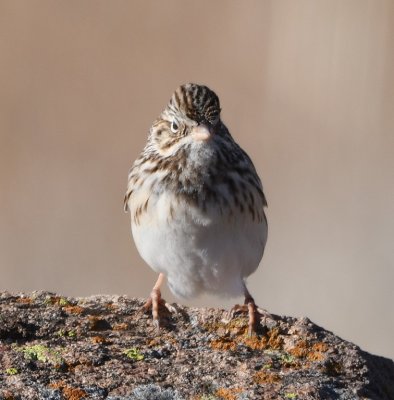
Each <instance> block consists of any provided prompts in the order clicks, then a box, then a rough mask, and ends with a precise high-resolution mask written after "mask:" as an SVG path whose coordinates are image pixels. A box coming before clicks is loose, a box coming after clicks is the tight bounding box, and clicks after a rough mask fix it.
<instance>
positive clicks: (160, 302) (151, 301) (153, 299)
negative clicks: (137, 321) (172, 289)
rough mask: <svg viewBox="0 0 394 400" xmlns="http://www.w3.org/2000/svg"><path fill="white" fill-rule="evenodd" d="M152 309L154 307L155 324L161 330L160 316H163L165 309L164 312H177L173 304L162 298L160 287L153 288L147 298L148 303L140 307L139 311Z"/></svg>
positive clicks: (144, 311)
mask: <svg viewBox="0 0 394 400" xmlns="http://www.w3.org/2000/svg"><path fill="white" fill-rule="evenodd" d="M150 309H152V320H153V326H154V327H155V328H156V330H157V331H159V330H160V320H161V318H160V317H161V316H162V314H163V311H164V314H168V313H173V312H176V310H175V308H174V307H173V306H171V305H170V304H168V303H167V302H166V301H165V300H164V299H162V297H161V292H160V289H153V290H152V292H151V294H150V296H149V298H148V299H147V300H146V303H145V304H144V305H143V306H142V307H141V308H140V310H139V312H140V313H146V312H148V311H149V310H150Z"/></svg>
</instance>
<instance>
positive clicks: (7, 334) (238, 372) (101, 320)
mask: <svg viewBox="0 0 394 400" xmlns="http://www.w3.org/2000/svg"><path fill="white" fill-rule="evenodd" d="M142 304H143V301H142V300H139V299H132V298H128V297H125V296H94V297H89V298H67V297H60V296H57V295H55V294H53V293H48V292H34V293H31V294H18V295H13V294H10V293H2V294H1V295H0V399H4V400H5V399H7V400H11V399H54V400H55V399H56V400H62V399H67V400H78V399H83V398H87V399H98V400H99V399H112V400H122V399H136V400H137V399H139V400H143V399H151V400H156V399H157V400H165V399H166V400H170V399H193V400H215V399H217V400H221V399H225V400H236V399H343V400H345V399H381V400H385V399H387V400H388V399H394V363H393V361H392V360H389V359H385V358H382V357H378V356H373V355H371V354H368V353H366V352H364V351H362V350H360V348H358V347H357V346H356V345H354V344H352V343H349V342H346V341H344V340H342V339H340V338H339V337H337V336H335V335H334V334H333V333H331V332H328V331H326V330H324V329H323V328H321V327H319V326H317V325H315V324H313V323H312V322H311V321H309V320H308V319H307V318H302V319H295V318H290V317H279V316H273V318H272V319H271V318H266V319H262V321H261V322H260V324H259V327H258V334H257V335H256V336H254V337H252V338H249V337H248V336H247V335H245V332H246V329H247V319H246V317H245V316H244V315H236V316H235V317H234V318H233V319H232V320H231V321H225V320H224V317H225V316H226V313H225V312H224V311H223V310H216V309H197V308H187V307H182V306H179V305H176V304H174V305H173V307H174V310H172V313H171V314H170V313H169V312H167V313H166V315H165V317H164V318H163V321H162V325H163V327H162V328H161V330H160V332H159V333H157V332H156V330H155V328H154V326H153V324H152V321H151V318H150V316H149V315H148V314H142V313H141V312H139V309H140V307H141V306H142Z"/></svg>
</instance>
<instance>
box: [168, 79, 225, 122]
mask: <svg viewBox="0 0 394 400" xmlns="http://www.w3.org/2000/svg"><path fill="white" fill-rule="evenodd" d="M168 107H169V108H170V109H172V110H173V111H174V112H176V111H178V112H179V111H181V112H182V113H183V114H184V115H186V116H187V117H188V118H190V119H192V120H193V121H196V122H197V123H199V124H200V123H206V122H208V123H210V124H214V123H215V122H216V121H217V120H218V118H219V116H220V103H219V97H218V96H217V95H216V93H215V92H213V91H212V90H211V89H209V88H208V87H207V86H204V85H197V84H195V83H186V84H185V85H182V86H180V87H179V88H178V89H177V90H176V91H175V92H174V94H173V95H172V97H171V100H170V103H169V105H168Z"/></svg>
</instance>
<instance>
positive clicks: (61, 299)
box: [58, 297, 70, 307]
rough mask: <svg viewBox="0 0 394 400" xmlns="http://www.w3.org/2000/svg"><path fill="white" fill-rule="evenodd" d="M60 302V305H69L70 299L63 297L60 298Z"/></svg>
mask: <svg viewBox="0 0 394 400" xmlns="http://www.w3.org/2000/svg"><path fill="white" fill-rule="evenodd" d="M58 304H59V306H60V307H64V306H68V305H69V304H70V303H69V301H68V300H67V299H65V298H64V297H61V298H60V299H59V303H58Z"/></svg>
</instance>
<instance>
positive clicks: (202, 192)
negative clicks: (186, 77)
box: [124, 83, 268, 335]
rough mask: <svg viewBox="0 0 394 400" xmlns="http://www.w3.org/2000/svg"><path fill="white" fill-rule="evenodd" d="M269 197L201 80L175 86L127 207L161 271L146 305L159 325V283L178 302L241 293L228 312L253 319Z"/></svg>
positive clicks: (141, 243) (132, 177) (137, 167)
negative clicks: (250, 284)
mask: <svg viewBox="0 0 394 400" xmlns="http://www.w3.org/2000/svg"><path fill="white" fill-rule="evenodd" d="M266 207H267V200H266V197H265V195H264V191H263V186H262V183H261V180H260V178H259V176H258V174H257V172H256V169H255V167H254V165H253V162H252V160H251V159H250V157H249V156H248V155H247V153H246V152H245V151H244V150H243V149H242V148H241V147H240V146H239V145H238V144H237V143H236V141H235V140H234V139H233V137H232V136H231V134H230V132H229V130H228V129H227V127H226V125H225V124H224V123H223V121H222V120H221V107H220V101H219V97H218V96H217V95H216V93H215V92H214V91H213V90H211V89H209V88H208V87H207V86H205V85H200V84H195V83H186V84H183V85H181V86H180V87H178V88H177V89H176V90H175V92H174V93H173V94H172V96H171V99H170V101H169V103H168V104H167V106H166V107H165V109H164V110H163V111H162V112H161V114H160V115H159V117H158V118H157V119H156V120H155V121H154V122H153V124H152V126H151V128H150V130H149V134H148V139H147V143H146V145H145V147H144V149H143V151H142V152H141V154H140V155H139V157H138V158H137V159H136V160H135V162H134V163H133V165H132V167H131V169H130V171H129V174H128V184H127V191H126V194H125V198H124V209H125V211H126V212H128V211H129V212H130V219H131V231H132V236H133V239H134V242H135V245H136V248H137V250H138V252H139V254H140V256H141V257H142V259H143V260H144V261H145V262H146V263H147V264H148V265H149V266H150V267H151V268H152V269H153V270H154V271H155V272H156V273H158V279H157V282H156V284H155V285H154V287H153V289H152V292H151V294H150V296H149V298H148V300H147V302H146V303H145V305H144V307H143V309H144V310H145V311H148V310H150V309H152V317H153V322H154V324H155V325H156V326H157V327H159V326H160V314H161V312H160V305H161V303H162V302H163V299H162V298H161V286H162V284H163V282H164V280H165V279H167V282H168V286H169V288H170V290H171V292H172V293H173V294H174V295H175V296H176V297H178V298H181V299H182V298H183V299H190V298H196V297H198V296H199V295H201V294H202V293H206V294H213V295H216V296H220V297H237V296H238V297H239V296H243V297H244V299H245V301H244V304H243V305H235V306H234V307H233V308H232V311H231V313H232V314H233V313H234V312H235V311H243V312H245V313H247V314H248V318H249V321H248V332H249V334H250V335H251V334H253V333H254V332H256V323H257V319H258V318H259V309H258V308H257V306H256V304H255V301H254V299H253V297H252V296H251V294H250V292H249V291H248V289H247V286H246V278H247V277H248V276H250V275H251V274H252V273H253V272H255V271H256V269H257V267H258V266H259V264H260V261H261V259H262V257H263V254H264V249H265V245H266V242H267V233H268V223H267V218H266V215H265V208H266Z"/></svg>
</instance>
